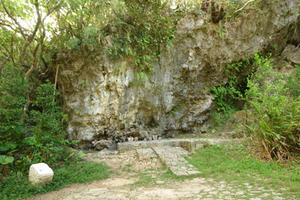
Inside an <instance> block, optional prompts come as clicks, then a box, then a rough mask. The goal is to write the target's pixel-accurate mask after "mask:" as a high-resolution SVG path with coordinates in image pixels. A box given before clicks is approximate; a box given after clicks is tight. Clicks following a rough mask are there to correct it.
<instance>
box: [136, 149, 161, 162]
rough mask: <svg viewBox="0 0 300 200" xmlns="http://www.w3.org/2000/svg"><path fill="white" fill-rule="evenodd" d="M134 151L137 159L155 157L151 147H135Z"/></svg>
mask: <svg viewBox="0 0 300 200" xmlns="http://www.w3.org/2000/svg"><path fill="white" fill-rule="evenodd" d="M136 153H137V157H138V159H139V160H150V159H154V158H157V155H156V154H155V153H154V151H153V150H152V149H151V148H146V149H137V150H136Z"/></svg>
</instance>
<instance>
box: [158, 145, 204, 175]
mask: <svg viewBox="0 0 300 200" xmlns="http://www.w3.org/2000/svg"><path fill="white" fill-rule="evenodd" d="M153 150H154V151H155V153H156V154H157V155H158V157H159V158H160V160H161V161H162V162H163V163H164V164H165V165H166V166H167V167H168V168H169V169H170V170H171V172H172V173H174V174H175V175H176V176H188V175H195V174H200V172H199V171H198V169H196V168H195V167H194V166H193V165H191V164H189V162H188V161H187V160H186V159H185V158H184V156H187V155H188V154H189V153H188V152H187V151H186V150H184V149H183V148H181V147H168V146H164V147H153Z"/></svg>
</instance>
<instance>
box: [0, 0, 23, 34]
mask: <svg viewBox="0 0 300 200" xmlns="http://www.w3.org/2000/svg"><path fill="white" fill-rule="evenodd" d="M1 3H2V6H3V8H4V11H5V13H6V14H7V15H8V17H9V18H10V19H11V20H13V21H14V22H15V24H16V25H17V26H18V28H19V30H20V33H21V35H22V36H23V38H24V39H26V35H25V33H24V31H23V27H22V26H21V25H20V23H19V22H18V20H17V19H16V18H14V17H13V15H12V14H11V13H10V12H9V11H8V9H7V7H6V6H5V3H4V0H1Z"/></svg>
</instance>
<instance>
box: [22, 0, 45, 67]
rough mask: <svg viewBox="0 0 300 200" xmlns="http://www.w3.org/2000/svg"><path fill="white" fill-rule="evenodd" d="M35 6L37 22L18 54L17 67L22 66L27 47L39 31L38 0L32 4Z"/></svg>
mask: <svg viewBox="0 0 300 200" xmlns="http://www.w3.org/2000/svg"><path fill="white" fill-rule="evenodd" d="M34 6H35V10H36V14H37V22H36V24H35V27H34V30H33V32H32V34H31V35H30V36H29V38H28V39H27V41H26V43H25V44H24V46H23V48H22V51H21V53H20V57H19V65H20V66H22V65H23V58H24V56H25V52H26V50H27V48H28V47H29V45H30V44H31V43H32V41H33V40H34V38H35V36H36V34H37V31H38V30H39V27H40V24H41V14H40V7H39V2H38V0H35V3H34Z"/></svg>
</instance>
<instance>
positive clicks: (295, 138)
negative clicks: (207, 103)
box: [246, 54, 300, 160]
mask: <svg viewBox="0 0 300 200" xmlns="http://www.w3.org/2000/svg"><path fill="white" fill-rule="evenodd" d="M255 63H256V65H257V66H259V67H258V69H257V72H256V75H255V76H254V75H253V76H252V77H251V78H250V79H249V80H248V88H249V89H248V91H247V92H246V98H247V102H248V105H249V108H250V109H249V111H250V113H251V115H252V116H253V120H252V122H251V123H250V124H249V125H246V126H247V127H248V130H249V131H250V133H251V135H252V138H253V139H254V141H256V142H258V144H259V145H261V146H262V147H263V149H264V150H265V152H266V153H267V155H268V157H269V158H276V159H279V160H284V159H290V158H292V153H295V152H299V149H300V98H299V96H298V98H293V97H291V96H289V88H288V87H287V83H286V79H287V77H286V76H284V75H281V74H279V73H277V72H274V71H273V68H272V64H271V60H270V59H268V58H263V57H261V56H259V55H258V54H257V55H256V56H255Z"/></svg>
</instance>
